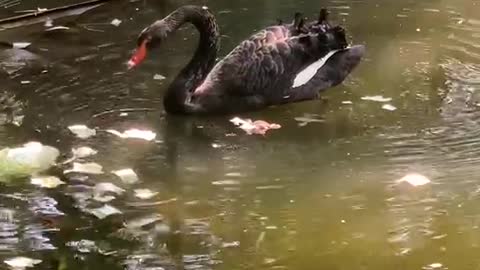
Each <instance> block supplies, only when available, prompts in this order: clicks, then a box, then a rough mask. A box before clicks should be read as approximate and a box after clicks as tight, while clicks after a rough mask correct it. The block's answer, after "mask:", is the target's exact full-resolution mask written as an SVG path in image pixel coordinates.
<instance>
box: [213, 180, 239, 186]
mask: <svg viewBox="0 0 480 270" xmlns="http://www.w3.org/2000/svg"><path fill="white" fill-rule="evenodd" d="M212 185H214V186H236V185H240V181H237V180H220V181H213V182H212Z"/></svg>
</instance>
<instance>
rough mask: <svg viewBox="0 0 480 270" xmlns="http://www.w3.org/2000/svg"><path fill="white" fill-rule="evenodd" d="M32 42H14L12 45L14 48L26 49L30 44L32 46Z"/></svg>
mask: <svg viewBox="0 0 480 270" xmlns="http://www.w3.org/2000/svg"><path fill="white" fill-rule="evenodd" d="M31 44H32V43H29V42H14V43H12V47H13V48H14V49H25V48H27V47H28V46H30V45H31Z"/></svg>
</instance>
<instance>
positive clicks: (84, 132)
mask: <svg viewBox="0 0 480 270" xmlns="http://www.w3.org/2000/svg"><path fill="white" fill-rule="evenodd" d="M68 129H69V130H70V131H71V132H72V133H73V134H75V135H76V136H77V137H78V138H80V139H86V138H89V137H91V136H95V134H97V132H96V131H95V129H91V128H88V127H87V126H85V125H72V126H69V127H68Z"/></svg>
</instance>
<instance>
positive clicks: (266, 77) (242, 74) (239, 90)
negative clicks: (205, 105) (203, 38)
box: [193, 24, 346, 106]
mask: <svg viewBox="0 0 480 270" xmlns="http://www.w3.org/2000/svg"><path fill="white" fill-rule="evenodd" d="M327 35H329V34H328V33H327V32H321V31H317V32H312V31H310V32H309V31H308V29H307V31H304V33H302V31H300V30H299V29H298V28H297V27H295V26H294V24H291V25H274V26H269V27H267V28H265V29H263V30H260V31H258V32H257V33H255V34H253V35H252V36H251V37H249V38H248V39H246V40H244V41H243V42H241V43H240V44H239V45H238V46H237V47H235V48H234V49H233V50H232V51H231V52H230V53H229V54H228V55H227V56H225V58H223V59H222V60H221V61H220V62H218V63H217V64H216V65H215V66H214V68H213V69H212V71H211V72H210V73H209V74H208V75H207V77H206V79H205V80H204V82H203V83H202V84H201V85H200V86H199V87H198V88H197V89H196V90H195V91H194V93H193V98H197V99H201V98H202V96H207V97H210V98H211V96H218V97H220V96H222V97H224V98H226V97H228V96H232V97H235V98H236V99H237V100H238V98H241V97H245V98H252V97H255V99H254V100H255V102H259V103H263V104H257V105H258V106H261V105H264V104H272V103H278V102H280V101H281V100H282V98H283V97H284V96H285V95H286V92H287V91H288V90H289V89H290V88H291V86H292V84H293V80H294V78H295V77H296V75H297V74H298V73H299V72H300V71H301V70H302V69H303V68H305V67H306V66H308V65H310V64H312V63H314V62H315V61H317V60H318V59H320V58H321V57H323V56H324V55H325V54H327V53H328V52H329V51H330V50H332V49H340V48H341V47H342V46H345V45H346V44H340V43H339V44H336V41H335V40H330V41H329V40H328V38H327ZM329 43H331V44H329ZM336 46H337V47H336Z"/></svg>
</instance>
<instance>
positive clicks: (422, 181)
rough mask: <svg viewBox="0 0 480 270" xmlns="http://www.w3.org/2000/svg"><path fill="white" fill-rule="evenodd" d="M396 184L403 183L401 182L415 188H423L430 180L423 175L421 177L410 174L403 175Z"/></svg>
mask: <svg viewBox="0 0 480 270" xmlns="http://www.w3.org/2000/svg"><path fill="white" fill-rule="evenodd" d="M397 182H398V183H403V182H406V183H408V184H410V185H412V186H414V187H417V186H423V185H426V184H428V183H430V182H431V181H430V179H428V178H427V177H426V176H424V175H421V174H418V173H410V174H407V175H405V176H404V177H402V178H400V179H399V180H398V181H397Z"/></svg>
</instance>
